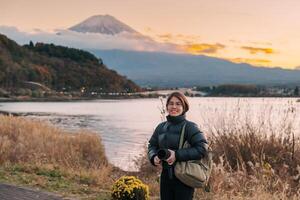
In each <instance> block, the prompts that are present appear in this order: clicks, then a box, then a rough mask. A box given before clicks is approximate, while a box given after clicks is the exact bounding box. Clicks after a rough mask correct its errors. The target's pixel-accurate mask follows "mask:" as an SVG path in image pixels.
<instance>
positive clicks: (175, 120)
mask: <svg viewBox="0 0 300 200" xmlns="http://www.w3.org/2000/svg"><path fill="white" fill-rule="evenodd" d="M184 120H185V114H183V115H179V116H175V117H174V116H170V115H168V116H167V121H168V122H170V123H172V124H179V123H180V122H182V121H184Z"/></svg>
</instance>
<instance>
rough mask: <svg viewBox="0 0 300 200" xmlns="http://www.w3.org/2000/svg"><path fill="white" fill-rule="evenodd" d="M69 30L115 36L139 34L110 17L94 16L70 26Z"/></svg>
mask: <svg viewBox="0 0 300 200" xmlns="http://www.w3.org/2000/svg"><path fill="white" fill-rule="evenodd" d="M69 30H72V31H77V32H82V33H87V32H89V33H101V34H107V35H116V34H119V33H121V32H128V33H133V34H139V33H138V32H137V31H135V30H133V29H132V28H131V27H129V26H127V25H126V24H124V23H123V22H121V21H119V20H117V19H116V18H114V17H113V16H110V15H95V16H92V17H89V18H88V19H86V20H84V21H83V22H81V23H79V24H77V25H75V26H72V27H71V28H69Z"/></svg>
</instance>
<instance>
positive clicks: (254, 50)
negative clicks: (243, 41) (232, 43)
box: [241, 46, 275, 54]
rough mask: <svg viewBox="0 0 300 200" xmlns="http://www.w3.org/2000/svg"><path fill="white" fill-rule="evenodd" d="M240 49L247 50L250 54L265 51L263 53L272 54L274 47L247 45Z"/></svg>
mask: <svg viewBox="0 0 300 200" xmlns="http://www.w3.org/2000/svg"><path fill="white" fill-rule="evenodd" d="M241 49H244V50H247V51H249V52H250V53H251V54H257V53H265V54H274V53H275V52H274V49H272V48H257V47H249V46H242V47H241Z"/></svg>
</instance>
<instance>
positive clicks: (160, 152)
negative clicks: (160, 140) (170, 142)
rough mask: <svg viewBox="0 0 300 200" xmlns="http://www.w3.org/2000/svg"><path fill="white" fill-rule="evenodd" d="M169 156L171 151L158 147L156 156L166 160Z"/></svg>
mask: <svg viewBox="0 0 300 200" xmlns="http://www.w3.org/2000/svg"><path fill="white" fill-rule="evenodd" d="M170 156H171V152H170V151H169V150H168V149H159V150H158V152H157V157H158V158H159V159H161V160H167V159H168V158H169V157H170Z"/></svg>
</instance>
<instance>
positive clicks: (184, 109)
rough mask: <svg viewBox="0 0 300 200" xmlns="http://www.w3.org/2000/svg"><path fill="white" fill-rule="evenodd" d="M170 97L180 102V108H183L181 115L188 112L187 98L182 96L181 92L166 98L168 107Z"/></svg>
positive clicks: (173, 93)
mask: <svg viewBox="0 0 300 200" xmlns="http://www.w3.org/2000/svg"><path fill="white" fill-rule="evenodd" d="M172 97H176V98H177V99H179V101H180V102H181V104H182V107H183V113H182V114H184V113H186V112H187V111H188V110H189V108H190V106H189V102H188V100H187V98H186V97H185V96H184V94H182V93H181V92H172V93H171V94H170V95H169V96H168V98H167V103H166V106H168V104H169V102H170V100H171V98H172Z"/></svg>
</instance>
